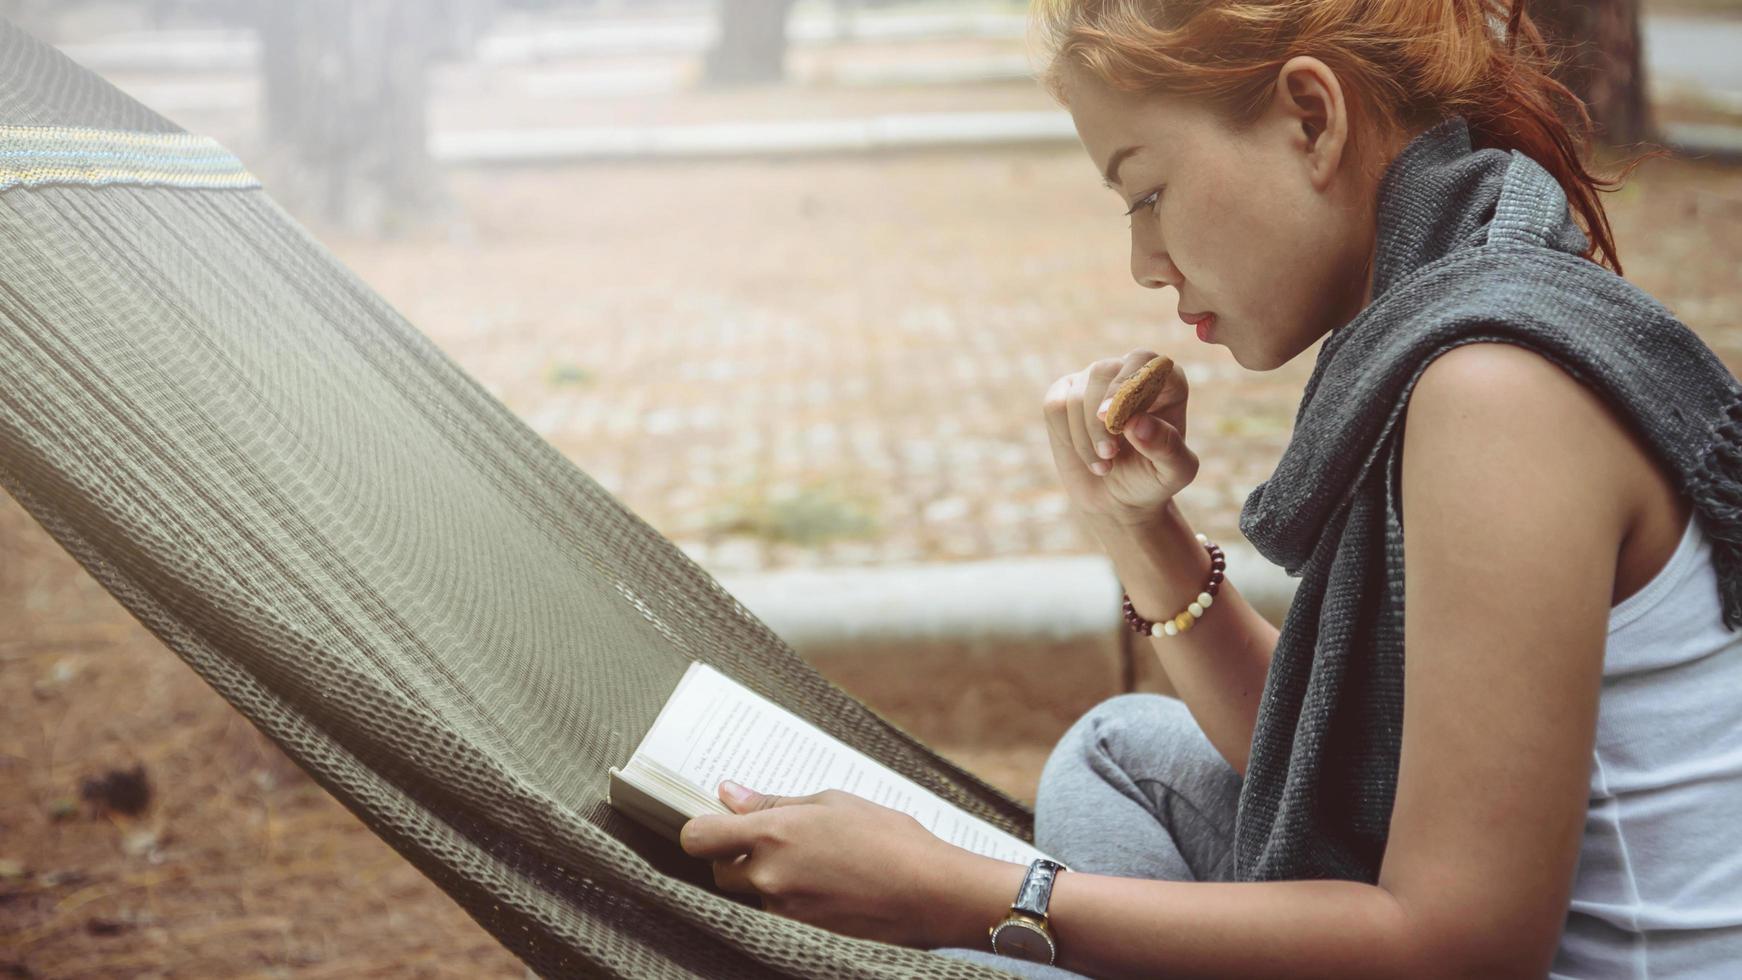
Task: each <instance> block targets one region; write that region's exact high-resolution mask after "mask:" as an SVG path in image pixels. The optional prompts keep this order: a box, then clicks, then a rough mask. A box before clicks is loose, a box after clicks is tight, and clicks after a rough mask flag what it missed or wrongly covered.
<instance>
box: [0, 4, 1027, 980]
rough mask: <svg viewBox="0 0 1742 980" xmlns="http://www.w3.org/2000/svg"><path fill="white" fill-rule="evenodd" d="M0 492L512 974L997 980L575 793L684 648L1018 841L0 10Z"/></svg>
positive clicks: (939, 769) (316, 260)
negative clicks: (810, 903)
mask: <svg viewBox="0 0 1742 980" xmlns="http://www.w3.org/2000/svg"><path fill="white" fill-rule="evenodd" d="M0 240H3V241H4V242H5V245H4V247H0V486H4V487H5V488H6V490H7V491H9V492H10V493H11V494H12V495H13V496H14V497H16V498H17V499H18V501H19V502H20V503H21V504H22V505H23V506H24V507H25V509H26V510H28V511H29V512H30V513H31V514H32V515H33V516H34V517H35V519H36V520H37V521H38V522H40V523H41V524H42V526H43V527H44V528H46V529H47V530H48V532H49V533H50V534H52V535H53V536H54V538H55V539H56V540H57V541H58V542H59V543H60V544H61V546H63V547H64V548H66V549H67V551H69V552H71V553H72V554H73V555H74V556H75V557H76V558H77V559H78V560H79V562H80V563H81V564H82V565H83V566H84V567H85V568H86V569H87V570H88V571H89V572H90V573H91V574H92V575H93V576H94V577H95V578H96V580H97V581H98V582H100V583H101V584H102V585H103V587H104V588H105V589H107V590H108V591H109V592H111V593H113V594H114V595H115V597H116V598H117V599H119V600H120V602H121V603H122V604H123V605H125V606H126V608H127V609H128V611H129V612H131V613H132V614H133V615H134V616H135V617H137V618H138V619H139V620H140V621H141V622H142V623H144V624H145V626H146V627H148V628H149V629H150V630H151V631H152V633H154V634H155V635H156V636H157V637H158V638H159V639H161V640H162V641H163V642H164V643H165V644H166V645H168V646H169V647H170V649H172V650H174V651H175V652H176V653H177V654H178V655H180V656H181V657H182V658H183V659H185V660H186V661H187V662H188V663H189V664H190V665H191V666H192V667H193V668H194V669H195V670H196V671H198V672H199V674H200V675H201V676H202V677H204V678H205V680H206V681H207V682H208V683H210V684H211V685H212V687H214V688H215V689H217V691H218V693H220V694H221V695H223V696H224V698H225V699H227V700H228V701H229V702H230V703H231V704H233V705H235V706H236V708H237V709H238V710H239V711H241V712H242V714H244V715H245V716H247V718H248V719H249V720H250V721H252V722H253V723H254V724H255V725H256V726H258V727H259V728H260V729H261V730H262V731H264V732H265V733H266V734H267V735H268V736H269V737H271V738H272V739H273V741H275V742H276V743H278V745H280V746H281V747H282V748H283V749H284V750H285V751H286V752H287V753H289V755H290V756H291V757H292V758H294V759H295V760H296V761H297V763H298V764H300V765H301V766H302V767H303V768H305V769H307V770H308V771H309V772H310V773H311V774H312V775H313V776H314V778H315V779H316V780H318V781H319V782H320V784H321V785H322V786H323V787H325V788H326V789H327V790H328V791H329V792H331V793H332V794H333V795H334V796H336V797H338V799H339V800H340V801H342V802H343V803H344V804H345V806H346V807H348V808H349V809H350V810H351V811H352V812H354V813H356V814H357V815H358V816H359V817H360V818H361V819H362V820H363V822H364V823H365V824H367V825H368V826H369V827H370V828H371V829H372V830H373V831H374V832H375V833H377V834H379V835H380V836H381V837H382V838H383V839H385V840H386V841H387V842H388V843H389V844H391V845H392V846H393V847H394V848H395V849H396V850H397V851H398V852H399V853H400V854H403V855H404V856H405V857H406V858H407V859H409V860H410V861H411V862H412V863H413V864H415V865H416V866H417V867H418V868H419V869H421V870H422V871H423V872H424V873H425V874H426V875H428V876H429V877H430V878H431V879H433V880H434V881H435V882H436V884H438V885H439V886H441V888H442V889H443V890H445V891H446V892H447V893H448V894H449V895H451V896H452V897H453V898H454V899H455V900H456V901H458V902H459V904H460V905H461V906H463V907H464V908H465V909H466V911H467V912H469V913H470V914H471V915H472V917H473V918H475V919H476V920H477V921H478V922H480V923H481V924H482V925H483V926H484V927H485V928H486V929H488V930H489V931H490V932H491V933H492V934H493V935H494V936H495V937H496V938H497V939H498V940H500V941H501V942H502V943H503V944H504V945H505V946H507V947H508V948H509V949H511V950H513V951H514V953H516V954H517V955H519V956H520V957H521V958H522V959H523V960H524V961H525V962H526V963H527V964H528V965H529V966H530V967H532V968H533V969H534V970H536V971H537V972H538V973H540V974H543V975H547V976H577V975H579V976H611V977H637V978H642V977H691V976H706V977H769V976H795V977H797V976H803V977H890V978H894V977H902V978H907V977H956V978H963V980H967V978H976V977H979V978H993V977H1005V976H1008V974H1005V973H1003V972H1001V971H998V970H995V969H992V968H990V967H987V966H982V965H979V964H975V963H971V962H966V961H963V960H958V959H953V958H950V957H945V956H940V955H938V954H936V953H933V952H930V951H927V950H920V949H912V948H907V947H902V946H896V945H892V944H888V943H881V942H874V941H869V940H862V939H855V938H850V937H846V936H843V935H839V934H836V933H833V932H830V931H828V930H825V929H821V928H818V927H815V926H811V925H809V924H806V923H802V922H798V921H796V920H793V919H789V918H786V917H783V916H779V915H776V914H773V913H769V912H765V911H763V910H762V909H761V907H760V905H759V903H757V902H756V900H755V899H754V898H753V897H750V896H744V895H740V894H735V893H728V892H722V891H720V890H718V889H717V888H716V887H715V886H714V883H713V873H712V868H711V866H710V864H709V863H708V862H707V861H704V860H700V859H697V858H692V857H690V856H689V855H687V854H684V853H683V852H682V851H681V850H680V849H678V848H677V847H675V846H673V845H672V844H671V843H670V842H669V841H667V840H665V839H663V838H660V837H658V836H657V835H655V834H654V833H653V832H651V831H648V830H646V829H644V828H643V827H641V826H640V825H638V824H635V823H632V822H630V821H628V820H626V819H625V818H623V817H622V816H621V815H619V814H618V813H617V812H616V811H615V810H613V809H612V808H611V807H610V806H609V805H608V804H607V803H606V802H605V797H606V768H607V767H608V766H610V765H622V764H623V763H624V762H625V761H626V760H627V759H628V757H629V755H630V753H631V752H632V750H633V749H634V747H635V746H636V744H637V743H639V742H640V740H641V737H642V735H643V734H644V733H645V732H646V731H647V729H648V727H649V726H650V725H651V724H652V722H653V718H654V716H655V715H656V714H657V712H658V709H659V707H660V705H661V704H663V703H664V701H665V698H666V696H667V695H668V694H669V693H670V692H671V691H672V689H673V688H674V687H675V686H676V683H677V680H678V678H679V677H680V676H681V675H682V673H683V671H684V669H685V667H686V666H687V665H688V663H689V661H690V660H692V659H695V660H700V661H703V662H706V663H708V664H711V665H713V666H714V667H716V668H718V669H720V670H721V671H723V672H725V673H727V674H729V675H731V676H732V677H734V678H736V679H737V680H739V681H741V682H742V683H744V684H745V685H746V686H748V687H750V688H751V689H753V690H756V691H758V692H760V693H762V694H764V695H766V696H767V697H769V698H771V699H773V700H774V701H777V702H779V703H780V704H783V705H785V706H786V707H788V708H790V709H791V710H793V711H794V712H796V713H797V714H799V715H800V716H802V717H804V718H806V719H808V720H810V721H811V722H812V723H814V724H816V725H817V726H818V727H820V728H822V729H823V730H825V731H827V732H829V733H831V734H833V735H835V736H836V737H838V738H840V739H842V740H844V741H845V742H847V743H848V744H851V745H853V746H855V747H857V748H858V749H860V750H861V751H863V752H864V753H866V754H867V755H869V756H870V757H872V758H874V759H876V760H878V761H879V762H881V763H883V764H885V765H887V766H889V767H890V768H892V769H894V770H896V771H898V772H900V773H903V774H904V775H906V776H908V777H910V778H912V779H914V780H915V781H917V782H919V783H920V784H922V785H924V786H926V787H927V788H929V789H931V790H932V791H933V792H935V793H937V794H939V795H940V796H942V797H943V798H945V799H947V800H949V801H951V802H952V803H954V804H956V805H957V806H960V807H962V808H963V809H965V810H967V811H969V812H971V813H973V814H975V815H977V816H980V817H982V818H984V819H985V820H987V821H989V822H990V823H992V824H993V825H994V826H998V827H1000V828H1002V829H1004V830H1007V831H1009V832H1010V833H1012V834H1015V835H1016V836H1018V837H1021V838H1023V839H1024V840H1031V839H1032V829H1031V828H1032V813H1031V811H1030V810H1029V809H1028V808H1027V807H1026V806H1024V805H1023V804H1022V803H1021V802H1020V801H1018V800H1015V799H1013V798H1011V797H1009V796H1008V795H1006V794H1004V793H1002V792H1000V791H999V790H997V789H996V788H994V787H993V786H991V785H989V784H987V783H985V782H984V781H982V780H980V779H979V778H977V777H975V776H974V775H972V774H971V773H969V772H967V771H964V770H963V769H961V768H959V767H958V766H956V765H954V764H952V763H951V762H949V761H948V760H946V759H944V758H943V757H941V756H939V755H938V754H937V753H935V752H934V751H932V750H931V749H930V748H928V747H927V746H926V745H924V744H922V743H921V742H919V741H917V740H916V739H914V738H913V737H912V736H910V735H908V734H907V733H906V732H904V731H902V730H901V729H899V728H897V727H896V726H894V725H893V724H891V723H890V722H888V721H887V720H885V719H883V718H882V717H880V716H879V715H877V714H875V713H874V712H873V711H871V710H870V709H869V708H867V707H866V706H865V705H863V704H862V703H860V702H859V701H857V700H855V699H854V698H853V697H852V696H850V695H849V694H847V693H846V692H844V691H842V690H841V689H840V688H839V687H837V686H835V685H833V684H831V683H830V682H829V681H828V680H827V679H825V678H824V677H823V676H822V675H820V674H819V673H817V671H816V670H815V669H813V668H812V667H811V666H809V665H808V664H806V663H805V661H803V660H801V659H800V658H799V657H798V655H797V654H796V653H795V652H794V651H793V650H792V648H791V647H790V646H788V645H787V644H786V643H785V642H783V641H782V640H781V639H780V637H778V636H776V635H775V634H774V633H773V632H772V631H770V630H769V629H768V627H767V626H765V625H764V624H763V623H761V622H760V621H758V620H757V619H756V618H755V617H754V616H753V615H751V614H750V613H749V612H748V611H747V610H746V609H745V608H744V607H743V606H742V605H741V604H739V603H738V602H736V601H735V600H734V599H733V598H732V596H731V595H729V594H728V593H727V592H726V591H725V590H723V589H722V588H721V587H720V585H719V584H718V583H717V582H716V581H715V580H714V579H713V578H711V577H710V576H709V575H708V574H707V573H706V572H705V571H704V570H703V569H702V568H700V567H699V566H697V565H696V564H695V563H694V562H693V561H691V560H690V559H689V558H688V557H686V556H685V555H684V554H683V552H681V551H680V550H678V548H676V547H675V546H674V545H672V544H671V543H670V542H669V541H667V540H666V539H665V538H663V537H662V536H661V535H660V534H659V532H657V531H656V530H654V529H653V528H652V527H650V526H649V525H648V524H647V523H645V522H644V521H642V520H641V519H640V518H638V517H637V516H636V515H635V514H634V513H632V512H630V511H629V510H628V509H627V508H626V507H624V506H623V504H622V503H620V502H619V501H617V500H616V499H614V498H613V497H612V496H611V495H610V494H609V493H608V492H606V491H605V490H604V489H602V488H601V487H600V486H599V484H597V483H596V482H594V481H593V480H592V479H590V478H589V477H588V476H587V475H586V474H585V473H583V472H581V471H580V470H579V469H577V468H576V467H575V466H574V465H573V464H572V463H570V462H569V460H567V459H566V458H564V457H563V456H562V455H561V454H559V453H558V452H557V451H556V450H555V449H553V448H552V447H551V446H550V445H549V444H548V443H546V442H545V441H544V440H543V439H541V438H540V437H539V436H538V435H537V434H535V433H534V432H533V431H532V430H531V429H529V428H528V427H527V426H526V425H525V424H524V423H522V422H521V420H520V419H519V418H517V417H515V416H514V415H513V414H512V413H511V412H510V411H509V410H508V409H507V408H506V407H504V406H503V405H502V404H501V403H500V402H499V401H497V400H496V399H495V398H493V397H491V396H490V395H489V394H488V393H486V391H485V390H484V389H483V387H481V386H480V385H479V384H478V382H477V381H475V380H474V379H472V378H471V377H469V376H468V375H467V374H466V373H465V372H464V371H462V370H461V369H460V368H459V367H458V366H456V365H455V364H454V363H453V361H451V360H450V359H449V358H448V357H447V356H446V355H444V354H443V353H442V352H441V351H440V350H438V349H437V348H436V347H435V345H434V344H433V343H431V342H430V340H429V339H428V338H426V337H425V336H424V335H423V334H421V333H419V332H418V331H417V329H416V328H414V327H412V326H411V325H410V324H409V323H407V322H406V321H405V320H404V319H403V318H402V317H400V316H399V315H398V314H397V313H395V312H394V311H393V310H392V309H391V308H389V307H388V305H387V304H386V303H385V302H383V301H382V300H381V299H380V298H379V297H378V296H376V295H375V294H374V293H373V292H371V291H370V290H369V289H368V287H366V286H365V285H364V284H363V283H362V282H361V281H359V280H358V279H357V277H356V276H355V275H353V274H352V273H351V272H349V271H348V270H347V269H345V268H344V266H342V265H341V264H340V263H339V262H338V261H337V260H335V259H334V258H333V256H332V255H331V254H329V253H328V252H327V251H326V250H325V249H323V248H322V247H321V246H320V245H319V244H318V243H317V242H315V241H314V240H313V239H312V238H311V237H310V236H309V235H308V234H307V233H305V232H304V231H303V230H302V229H301V228H299V227H298V226H297V225H296V224H295V223H294V222H292V221H291V220H290V219H289V218H288V217H287V216H286V215H285V213H284V212H283V211H282V210H281V209H280V208H279V207H278V206H277V205H276V204H274V203H273V201H272V200H271V199H270V198H268V197H267V196H266V195H265V194H264V193H263V192H262V191H261V190H260V189H259V186H258V184H257V182H256V181H255V180H254V179H253V178H252V177H251V176H250V175H249V174H248V172H247V171H246V170H245V169H244V168H243V167H242V166H241V164H240V163H239V162H238V161H237V160H236V158H235V157H233V156H231V155H230V154H229V153H227V152H225V151H224V150H223V148H222V147H220V146H218V145H217V144H215V143H213V142H212V141H210V140H207V139H202V138H199V137H195V136H192V135H190V134H187V133H185V132H182V131H181V130H179V129H178V128H177V127H175V126H174V125H172V124H170V123H169V122H167V121H166V120H164V119H163V118H161V117H159V116H157V115H156V114H154V113H152V112H151V111H149V110H147V109H146V108H144V107H143V106H141V105H139V104H138V103H136V102H134V101H132V100H130V99H129V98H127V97H126V96H124V95H122V94H121V93H120V92H118V91H117V90H115V89H114V88H112V87H111V86H109V85H108V84H107V83H105V82H103V81H102V80H101V79H99V78H98V77H96V76H95V75H93V74H91V73H89V72H87V71H85V70H83V69H81V68H79V67H78V66H76V65H74V64H73V63H72V62H71V61H69V60H67V59H66V58H65V57H64V56H62V55H61V54H60V53H59V52H57V51H55V50H54V49H53V48H51V47H48V46H47V45H44V44H41V43H40V42H37V41H36V40H34V39H32V38H30V37H29V36H28V35H25V34H23V33H22V32H20V31H19V30H17V29H16V28H15V27H13V26H11V25H9V24H6V23H5V22H4V21H3V20H0Z"/></svg>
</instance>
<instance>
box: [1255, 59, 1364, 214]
mask: <svg viewBox="0 0 1742 980" xmlns="http://www.w3.org/2000/svg"><path fill="white" fill-rule="evenodd" d="M1272 109H1273V110H1274V111H1275V112H1277V113H1279V114H1280V116H1281V117H1282V119H1283V120H1285V121H1286V122H1287V124H1288V132H1289V139H1290V144H1291V146H1292V147H1293V148H1294V149H1295V150H1296V151H1298V152H1299V154H1300V159H1301V163H1302V164H1303V165H1304V166H1305V167H1306V168H1307V177H1308V179H1309V180H1310V181H1311V182H1312V185H1313V187H1314V188H1316V189H1318V190H1321V191H1322V190H1325V189H1327V188H1329V187H1330V185H1331V181H1332V179H1333V178H1334V177H1335V176H1336V174H1337V168H1338V166H1339V165H1340V164H1341V163H1342V160H1343V151H1344V150H1345V148H1346V147H1347V146H1348V144H1349V110H1348V105H1347V103H1345V102H1344V100H1343V86H1342V84H1341V83H1340V82H1338V81H1337V73H1336V72H1334V71H1332V70H1331V68H1330V66H1329V65H1326V64H1325V63H1324V62H1322V61H1320V60H1319V59H1317V58H1314V57H1312V56H1310V55H1299V56H1297V57H1294V58H1290V59H1289V60H1288V61H1287V62H1286V63H1284V64H1283V66H1282V68H1281V69H1279V70H1278V71H1277V75H1276V91H1275V103H1274V105H1273V106H1272Z"/></svg>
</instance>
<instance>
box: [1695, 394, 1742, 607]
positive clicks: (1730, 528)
mask: <svg viewBox="0 0 1742 980" xmlns="http://www.w3.org/2000/svg"><path fill="white" fill-rule="evenodd" d="M1724 415H1725V416H1726V419H1725V421H1723V422H1720V423H1718V425H1717V426H1716V427H1715V428H1714V429H1713V430H1712V441H1711V443H1710V445H1709V446H1708V447H1707V449H1706V451H1705V454H1704V455H1703V456H1702V457H1701V459H1700V462H1699V465H1698V466H1696V467H1695V469H1694V475H1693V482H1692V485H1691V486H1690V488H1689V490H1690V493H1691V495H1692V496H1693V500H1694V508H1695V509H1696V510H1697V511H1698V512H1699V514H1700V515H1701V516H1702V517H1704V520H1703V521H1702V522H1701V523H1702V524H1703V525H1704V527H1703V530H1704V531H1705V534H1706V537H1707V538H1709V539H1710V540H1711V542H1712V567H1713V569H1714V570H1716V572H1717V573H1718V595H1719V597H1720V599H1721V600H1722V602H1723V606H1724V627H1725V628H1726V629H1729V630H1731V631H1734V630H1735V629H1736V628H1737V626H1739V625H1742V388H1739V389H1736V390H1734V391H1733V392H1732V393H1731V395H1730V400H1729V403H1728V404H1727V405H1726V406H1725V407H1724Z"/></svg>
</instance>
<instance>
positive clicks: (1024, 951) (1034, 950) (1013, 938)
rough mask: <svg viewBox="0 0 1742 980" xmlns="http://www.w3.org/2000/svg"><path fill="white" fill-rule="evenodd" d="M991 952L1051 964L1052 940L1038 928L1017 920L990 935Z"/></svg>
mask: <svg viewBox="0 0 1742 980" xmlns="http://www.w3.org/2000/svg"><path fill="white" fill-rule="evenodd" d="M992 950H993V952H996V953H997V954H998V955H1000V956H1014V957H1016V958H1018V959H1024V960H1034V961H1036V962H1040V963H1051V962H1052V940H1050V939H1048V938H1047V935H1046V933H1044V932H1041V931H1040V930H1039V929H1038V928H1036V927H1034V926H1033V925H1030V924H1029V923H1027V922H1023V921H1022V920H1020V919H1018V920H1015V921H1011V922H1006V923H1004V924H1002V925H1000V926H999V927H998V930H997V931H996V932H994V933H993V934H992Z"/></svg>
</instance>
